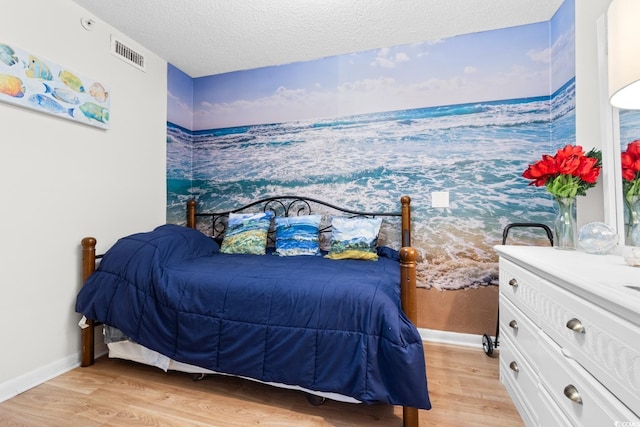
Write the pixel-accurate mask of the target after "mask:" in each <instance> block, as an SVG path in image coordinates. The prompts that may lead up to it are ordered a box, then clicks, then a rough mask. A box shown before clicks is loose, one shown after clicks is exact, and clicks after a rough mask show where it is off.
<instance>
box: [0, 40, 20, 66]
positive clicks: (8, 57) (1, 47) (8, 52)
mask: <svg viewBox="0 0 640 427" xmlns="http://www.w3.org/2000/svg"><path fill="white" fill-rule="evenodd" d="M0 61H2V62H4V63H5V65H7V66H9V67H11V66H12V65H15V64H17V63H18V57H17V56H16V55H15V52H14V51H13V49H11V46H7V45H6V44H0Z"/></svg>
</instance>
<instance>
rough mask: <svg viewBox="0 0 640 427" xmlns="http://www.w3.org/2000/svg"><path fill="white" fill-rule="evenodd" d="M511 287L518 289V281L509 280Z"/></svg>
mask: <svg viewBox="0 0 640 427" xmlns="http://www.w3.org/2000/svg"><path fill="white" fill-rule="evenodd" d="M509 285H510V286H513V287H514V288H517V287H518V281H517V280H516V279H515V278H513V279H511V280H509Z"/></svg>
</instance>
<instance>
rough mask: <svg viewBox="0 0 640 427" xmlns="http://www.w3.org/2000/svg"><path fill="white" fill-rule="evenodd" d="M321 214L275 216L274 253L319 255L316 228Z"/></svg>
mask: <svg viewBox="0 0 640 427" xmlns="http://www.w3.org/2000/svg"><path fill="white" fill-rule="evenodd" d="M321 219H322V216H321V215H302V216H292V217H277V218H276V219H275V224H276V250H275V252H274V254H275V255H280V256H297V255H319V254H320V246H319V244H318V228H319V227H320V220H321Z"/></svg>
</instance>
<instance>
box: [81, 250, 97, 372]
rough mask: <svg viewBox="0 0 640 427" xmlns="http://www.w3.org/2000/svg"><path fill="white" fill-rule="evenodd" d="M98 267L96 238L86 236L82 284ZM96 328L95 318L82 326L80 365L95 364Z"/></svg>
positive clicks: (83, 251) (83, 252)
mask: <svg viewBox="0 0 640 427" xmlns="http://www.w3.org/2000/svg"><path fill="white" fill-rule="evenodd" d="M95 269H96V239H94V238H93V237H85V238H84V239H82V284H83V285H84V282H86V280H87V279H88V278H89V276H90V275H91V273H93V272H94V271H95ZM94 328H95V323H94V321H93V320H90V319H87V327H86V328H82V338H81V340H82V352H81V354H82V357H81V361H80V366H82V367H86V366H91V365H93V361H94V344H95V343H94Z"/></svg>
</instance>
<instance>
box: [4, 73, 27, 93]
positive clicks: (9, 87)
mask: <svg viewBox="0 0 640 427" xmlns="http://www.w3.org/2000/svg"><path fill="white" fill-rule="evenodd" d="M0 93H3V94H5V95H8V96H11V97H13V98H22V97H23V96H24V85H23V84H22V80H20V79H19V78H17V77H15V76H12V75H9V74H0Z"/></svg>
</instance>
